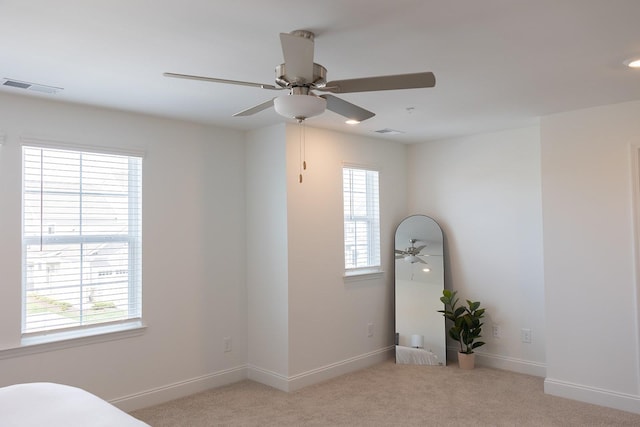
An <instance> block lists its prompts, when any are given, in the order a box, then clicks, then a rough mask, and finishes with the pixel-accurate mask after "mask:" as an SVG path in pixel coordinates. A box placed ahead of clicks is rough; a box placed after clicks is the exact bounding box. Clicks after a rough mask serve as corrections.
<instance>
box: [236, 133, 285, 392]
mask: <svg viewBox="0 0 640 427" xmlns="http://www.w3.org/2000/svg"><path fill="white" fill-rule="evenodd" d="M286 179H287V176H286V134H285V125H284V124H281V125H276V126H272V127H269V128H265V129H261V130H258V131H254V132H250V133H249V134H248V136H247V152H246V206H247V214H246V222H247V253H246V257H245V259H246V263H245V265H246V269H247V289H248V307H249V312H248V316H249V325H248V326H249V330H248V336H249V355H248V361H249V364H250V369H249V378H252V379H255V380H257V381H260V382H263V383H266V384H270V385H273V386H274V387H278V386H279V384H280V383H281V382H282V381H285V382H286V378H287V377H288V374H289V364H288V361H289V358H288V351H289V332H288V328H289V325H288V321H289V307H288V303H289V299H288V285H289V279H288V252H289V248H288V244H287V237H288V236H287V219H288V214H287V191H286V189H287V188H286Z"/></svg>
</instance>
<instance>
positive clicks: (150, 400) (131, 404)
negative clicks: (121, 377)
mask: <svg viewBox="0 0 640 427" xmlns="http://www.w3.org/2000/svg"><path fill="white" fill-rule="evenodd" d="M246 378H247V366H246V365H242V366H238V367H235V368H231V369H225V370H223V371H218V372H214V373H212V374H208V375H202V376H200V377H196V378H191V379H188V380H185V381H180V382H177V383H173V384H167V385H164V386H161V387H156V388H152V389H149V390H145V391H142V392H140V393H134V394H130V395H128V396H124V397H120V398H117V399H113V400H110V401H109V402H110V403H111V404H113V405H115V406H117V407H118V408H120V409H122V410H123V411H125V412H131V411H135V410H136V409H141V408H146V407H148V406H153V405H159V404H160V403H164V402H168V401H169V400H173V399H178V398H180V397H184V396H188V395H190V394H194V393H199V392H201V391H205V390H208V389H211V388H216V387H222V386H224V385H228V384H232V383H235V382H238V381H242V380H244V379H246Z"/></svg>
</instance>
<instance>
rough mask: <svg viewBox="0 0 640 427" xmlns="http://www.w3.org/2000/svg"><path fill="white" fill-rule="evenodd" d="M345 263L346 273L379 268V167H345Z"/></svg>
mask: <svg viewBox="0 0 640 427" xmlns="http://www.w3.org/2000/svg"><path fill="white" fill-rule="evenodd" d="M342 189H343V195H344V265H345V270H346V271H347V274H354V273H358V272H363V271H372V270H379V269H380V207H379V201H378V198H379V196H378V193H379V191H378V171H375V170H368V169H362V168H354V167H344V168H343V169H342Z"/></svg>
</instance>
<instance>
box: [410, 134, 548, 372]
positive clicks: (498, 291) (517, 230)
mask: <svg viewBox="0 0 640 427" xmlns="http://www.w3.org/2000/svg"><path fill="white" fill-rule="evenodd" d="M540 191H541V190H540V137H539V131H538V128H537V127H532V128H525V129H516V130H508V131H503V132H497V133H490V134H482V135H474V136H469V137H464V138H457V139H449V140H442V141H435V142H428V143H423V144H416V145H412V146H410V147H409V207H410V209H409V210H410V213H414V214H425V215H428V216H431V217H432V218H434V219H435V220H436V221H437V222H438V223H439V224H440V226H441V227H442V229H443V232H444V235H445V263H446V268H445V277H446V278H445V280H446V287H447V288H449V289H453V290H457V291H458V293H459V297H461V299H462V300H463V301H464V299H471V300H474V301H475V300H479V301H481V303H482V305H483V306H484V307H485V308H486V309H487V317H486V321H485V327H484V328H483V341H485V342H486V343H487V344H486V345H485V346H483V347H481V348H479V349H478V350H477V351H476V353H477V354H478V357H479V362H480V363H483V364H485V365H490V366H495V367H499V368H503V369H510V370H514V371H519V372H524V373H529V374H534V375H539V376H544V374H545V369H544V364H545V323H544V311H545V307H544V284H543V264H542V216H541V215H542V214H541V207H540V201H541V194H540ZM493 325H499V327H500V330H501V337H500V338H499V339H496V338H493V336H492V326H493ZM522 328H527V329H531V331H532V343H531V344H525V343H522V342H521V329H522ZM456 344H457V343H450V346H451V347H450V348H452V352H451V353H453V355H454V358H455V352H456V351H457V350H456V349H457V346H456ZM454 360H455V359H454Z"/></svg>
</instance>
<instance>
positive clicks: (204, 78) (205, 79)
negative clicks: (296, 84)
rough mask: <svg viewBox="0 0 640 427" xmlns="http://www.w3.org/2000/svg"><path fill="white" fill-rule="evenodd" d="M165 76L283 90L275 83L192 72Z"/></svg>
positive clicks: (166, 75)
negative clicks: (204, 75) (269, 83)
mask: <svg viewBox="0 0 640 427" xmlns="http://www.w3.org/2000/svg"><path fill="white" fill-rule="evenodd" d="M162 75H163V76H165V77H173V78H177V79H188V80H201V81H205V82H214V83H225V84H230V85H239V86H251V87H259V88H261V89H271V90H282V88H281V87H277V86H274V85H267V84H263V83H252V82H243V81H239V80H226V79H217V78H215V77H203V76H193V75H190V74H178V73H163V74H162Z"/></svg>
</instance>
